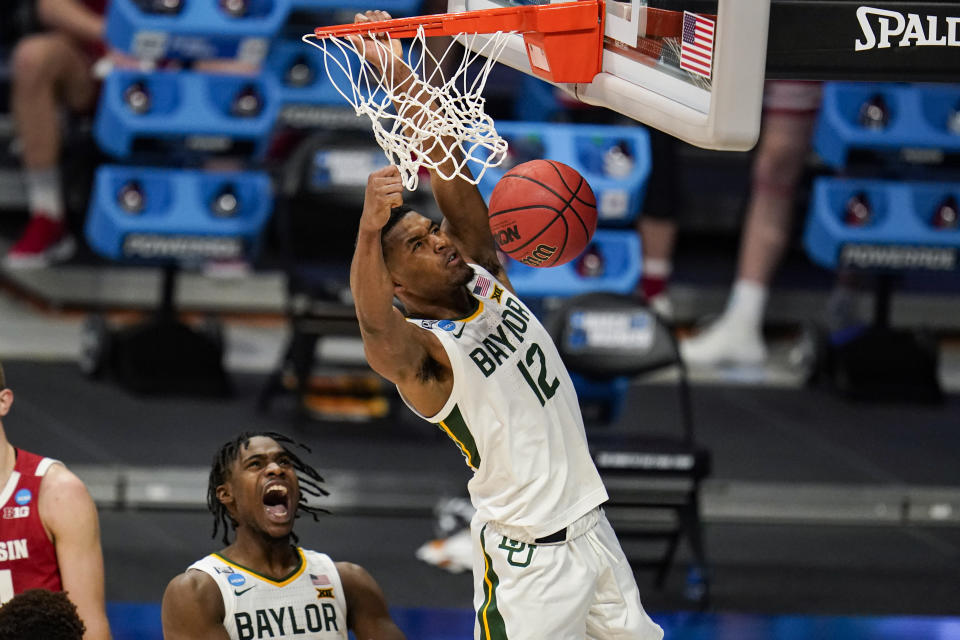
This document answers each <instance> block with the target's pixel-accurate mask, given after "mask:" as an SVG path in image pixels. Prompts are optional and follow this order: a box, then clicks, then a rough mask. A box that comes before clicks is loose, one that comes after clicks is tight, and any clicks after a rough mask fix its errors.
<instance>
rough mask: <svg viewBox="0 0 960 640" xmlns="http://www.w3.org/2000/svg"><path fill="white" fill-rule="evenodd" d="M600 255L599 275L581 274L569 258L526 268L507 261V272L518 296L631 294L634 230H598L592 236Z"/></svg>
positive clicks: (636, 261)
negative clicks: (601, 257)
mask: <svg viewBox="0 0 960 640" xmlns="http://www.w3.org/2000/svg"><path fill="white" fill-rule="evenodd" d="M593 242H594V243H596V244H597V246H598V248H599V250H600V253H601V254H602V255H603V258H604V262H605V268H604V272H603V274H602V275H600V276H598V277H593V278H585V277H583V276H580V275H579V274H578V273H577V272H576V269H575V267H574V265H575V264H576V262H577V261H576V260H575V259H574V260H571V261H570V262H568V263H566V264H562V265H560V266H558V267H547V268H535V267H528V266H527V265H525V264H521V263H519V262H517V261H516V260H510V262H509V263H507V274H508V276H509V277H510V282H511V283H512V284H513V286H514V288H515V289H516V290H517V293H518V294H520V296H521V297H527V296H532V297H568V296H574V295H577V294H581V293H589V292H591V291H611V292H614V293H631V292H632V291H633V290H634V288H635V287H636V285H637V280H638V279H639V277H640V266H641V262H640V239H639V238H638V237H637V233H636V232H635V231H633V230H625V229H598V230H597V232H596V233H595V234H594V235H593Z"/></svg>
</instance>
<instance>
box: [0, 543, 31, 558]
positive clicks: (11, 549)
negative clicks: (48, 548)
mask: <svg viewBox="0 0 960 640" xmlns="http://www.w3.org/2000/svg"><path fill="white" fill-rule="evenodd" d="M29 557H30V552H29V551H28V550H27V539H26V538H20V539H18V540H5V541H3V542H0V562H3V561H4V560H22V559H23V558H29Z"/></svg>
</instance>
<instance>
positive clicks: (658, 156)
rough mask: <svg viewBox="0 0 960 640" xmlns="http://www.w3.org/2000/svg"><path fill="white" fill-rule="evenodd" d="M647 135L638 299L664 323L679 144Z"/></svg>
mask: <svg viewBox="0 0 960 640" xmlns="http://www.w3.org/2000/svg"><path fill="white" fill-rule="evenodd" d="M648 131H649V132H650V157H651V163H650V177H649V179H648V180H647V193H646V198H645V200H644V204H643V212H642V214H641V215H640V218H639V220H638V221H637V232H638V233H639V234H640V242H641V244H642V249H643V263H642V268H641V272H640V282H639V283H638V284H637V295H639V296H641V297H642V298H643V299H644V300H646V301H647V303H648V304H649V305H650V307H651V308H652V309H653V310H654V311H655V312H657V314H658V315H660V316H661V317H662V318H663V319H665V320H672V319H673V301H672V300H671V299H670V296H669V291H668V287H667V285H668V284H669V281H670V274H671V273H672V272H673V249H674V246H675V244H676V237H677V222H676V214H677V212H676V208H677V188H678V187H677V178H676V175H677V174H676V161H675V160H676V157H675V154H676V150H677V145H679V144H681V143H680V142H679V141H678V140H677V139H676V138H674V137H673V136H669V135H667V134H665V133H661V132H660V131H657V130H655V129H648Z"/></svg>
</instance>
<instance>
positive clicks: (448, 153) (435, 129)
mask: <svg viewBox="0 0 960 640" xmlns="http://www.w3.org/2000/svg"><path fill="white" fill-rule="evenodd" d="M507 35H508V34H507V33H504V32H497V33H492V34H482V35H481V34H475V33H467V34H464V33H461V34H459V35H458V36H456V40H454V41H451V42H450V45H449V46H447V47H446V49H445V50H444V51H443V53H442V54H439V56H438V55H436V54H434V53H433V52H431V51H430V49H429V48H428V47H427V45H426V36H425V35H424V32H423V27H419V28H418V30H417V34H416V35H415V36H414V37H413V38H411V39H410V45H409V47H408V49H407V53H406V54H405V55H402V56H401V57H399V58H398V55H397V54H395V52H399V51H400V47H399V39H395V38H391V36H390V35H389V34H378V36H377V37H376V38H370V37H364V38H360V37H358V36H352V37H351V36H347V37H340V36H327V37H324V38H317V37H316V36H314V35H313V34H308V35H306V36H304V37H303V41H304V42H306V43H308V44H310V45H313V46H315V47H317V48H318V49H320V50H321V51H322V52H323V56H324V68H325V70H326V72H327V76H328V77H329V78H330V82H331V84H332V86H333V87H334V88H335V89H336V90H337V92H338V93H339V94H340V95H341V96H343V97H344V99H345V100H346V101H347V102H349V103H350V104H351V105H352V106H353V108H354V110H355V111H356V113H357V115H360V114H366V115H367V116H368V117H369V118H370V122H371V123H372V124H373V133H374V137H375V138H376V140H377V143H378V144H379V145H380V147H381V148H383V151H384V153H385V154H386V156H387V159H388V160H389V161H390V162H392V163H393V164H395V165H397V167H398V168H399V169H400V175H401V177H402V178H403V184H404V187H406V188H407V189H408V190H411V191H413V190H415V189H416V188H417V185H418V184H419V177H418V172H419V170H420V168H421V167H425V168H427V169H433V170H435V171H436V172H437V175H438V176H439V177H441V178H443V179H444V180H452V179H454V178H456V177H460V178H463V179H465V180H468V181H469V182H472V183H473V184H477V183H478V182H479V181H480V179H481V178H482V177H483V174H484V172H485V171H486V170H487V169H488V168H490V167H495V166H497V165H499V164H500V163H501V162H503V160H504V157H505V155H506V151H507V142H506V140H504V139H503V138H501V137H500V136H499V135H498V134H497V130H496V128H495V127H494V122H493V118H491V117H490V116H488V115H487V113H486V112H485V111H484V98H483V97H482V93H483V89H484V87H485V86H486V83H487V78H488V77H489V75H490V70H491V68H492V67H493V64H494V63H495V62H496V60H497V58H498V57H499V55H500V53H501V52H502V51H503V49H504V47H505V46H506V43H507ZM457 41H459V42H461V43H463V44H464V52H463V54H462V59H461V60H459V61H457V60H456V58H457V57H458V56H460V55H461V54H460V52H459V51H458V50H457V49H458V47H456V42H457ZM404 64H405V65H406V66H407V67H409V69H410V71H412V74H413V77H412V78H411V77H410V75H409V74H407V73H394V71H395V65H404ZM445 68H446V69H447V70H446V71H445ZM380 69H382V70H383V72H382V73H381V71H380ZM398 78H399V79H398ZM468 166H469V169H468Z"/></svg>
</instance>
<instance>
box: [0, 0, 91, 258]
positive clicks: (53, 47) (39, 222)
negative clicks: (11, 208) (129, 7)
mask: <svg viewBox="0 0 960 640" xmlns="http://www.w3.org/2000/svg"><path fill="white" fill-rule="evenodd" d="M106 3H107V0H37V3H36V5H37V17H38V18H39V21H40V23H41V24H42V25H43V27H44V29H46V30H45V31H44V32H42V33H37V34H33V35H29V36H26V37H24V38H23V39H22V40H20V42H19V43H18V44H17V46H16V48H15V49H14V51H13V55H12V69H13V91H12V96H11V108H12V111H13V117H14V121H15V122H16V126H17V132H18V135H19V138H20V143H21V148H22V150H21V156H22V160H23V166H24V169H25V170H26V179H27V197H28V200H29V207H30V221H29V222H28V224H27V227H26V229H25V230H24V231H23V234H22V235H21V236H20V239H19V240H17V242H16V243H15V244H14V245H13V247H12V248H11V249H10V251H9V253H8V254H7V256H6V264H7V266H8V267H10V268H24V269H26V268H38V267H44V266H47V265H49V264H52V263H54V262H60V261H63V260H67V259H69V258H70V257H71V256H72V255H73V252H74V250H75V248H76V242H75V240H74V238H73V237H72V236H71V235H70V232H69V230H68V228H67V225H66V223H65V221H64V214H65V211H64V208H65V207H64V199H63V193H62V185H61V178H60V170H59V160H60V147H61V128H60V114H61V110H62V109H67V110H69V111H73V112H83V111H86V110H89V109H91V108H92V107H93V106H94V103H95V101H96V97H97V88H98V87H97V81H96V79H95V78H94V75H93V73H92V69H93V65H94V63H95V62H96V61H97V60H98V59H100V58H101V57H103V56H104V54H105V53H106V49H105V48H104V46H103V35H104V19H103V14H104V11H105V8H106Z"/></svg>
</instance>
